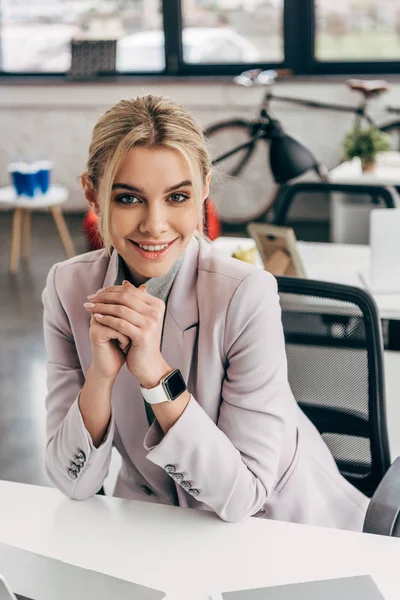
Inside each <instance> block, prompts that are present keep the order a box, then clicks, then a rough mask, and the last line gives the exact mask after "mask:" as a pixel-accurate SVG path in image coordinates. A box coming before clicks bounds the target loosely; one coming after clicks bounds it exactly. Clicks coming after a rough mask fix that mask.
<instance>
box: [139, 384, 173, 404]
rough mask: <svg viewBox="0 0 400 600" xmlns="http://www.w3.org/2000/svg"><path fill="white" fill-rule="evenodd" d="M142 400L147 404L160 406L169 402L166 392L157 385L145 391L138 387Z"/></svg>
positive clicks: (161, 385) (161, 386) (160, 385)
mask: <svg viewBox="0 0 400 600" xmlns="http://www.w3.org/2000/svg"><path fill="white" fill-rule="evenodd" d="M140 391H141V392H142V396H143V398H144V399H145V400H146V402H148V403H149V404H161V402H171V400H170V399H169V397H168V395H167V393H166V391H165V390H164V387H163V384H162V383H159V384H158V385H157V386H156V387H154V388H151V389H149V390H148V389H146V388H143V387H142V386H140Z"/></svg>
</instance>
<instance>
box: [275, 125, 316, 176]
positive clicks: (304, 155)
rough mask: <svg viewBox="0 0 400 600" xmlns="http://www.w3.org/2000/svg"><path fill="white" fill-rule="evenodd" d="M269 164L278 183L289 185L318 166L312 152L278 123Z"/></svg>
mask: <svg viewBox="0 0 400 600" xmlns="http://www.w3.org/2000/svg"><path fill="white" fill-rule="evenodd" d="M269 162H270V165H271V171H272V174H273V176H274V179H275V181H276V183H287V182H288V181H290V180H291V179H294V178H295V177H298V176H299V175H302V174H303V173H305V172H306V171H310V170H311V169H315V168H316V167H317V166H318V161H317V160H316V159H315V157H314V156H313V154H312V153H311V152H310V150H308V148H306V147H305V146H304V145H303V144H302V143H301V142H299V141H298V140H296V139H295V138H294V137H292V136H290V135H287V134H286V133H285V132H284V131H283V129H282V128H281V126H280V124H278V123H277V122H276V121H275V123H274V130H273V134H272V135H271V142H270V149H269Z"/></svg>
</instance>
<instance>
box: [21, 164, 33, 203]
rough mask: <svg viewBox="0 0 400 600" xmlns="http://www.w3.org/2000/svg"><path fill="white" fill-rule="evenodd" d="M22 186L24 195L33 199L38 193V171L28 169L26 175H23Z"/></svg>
mask: <svg viewBox="0 0 400 600" xmlns="http://www.w3.org/2000/svg"><path fill="white" fill-rule="evenodd" d="M22 185H23V191H22V193H23V194H24V195H25V196H28V197H29V198H33V197H34V196H35V191H36V170H35V169H34V168H32V167H31V168H26V169H25V173H22Z"/></svg>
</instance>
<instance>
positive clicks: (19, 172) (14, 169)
mask: <svg viewBox="0 0 400 600" xmlns="http://www.w3.org/2000/svg"><path fill="white" fill-rule="evenodd" d="M23 170H24V163H19V162H14V163H11V164H10V165H9V166H8V172H9V173H10V174H11V180H12V183H13V185H14V188H15V192H16V194H17V196H21V195H22V194H23V193H24V176H23Z"/></svg>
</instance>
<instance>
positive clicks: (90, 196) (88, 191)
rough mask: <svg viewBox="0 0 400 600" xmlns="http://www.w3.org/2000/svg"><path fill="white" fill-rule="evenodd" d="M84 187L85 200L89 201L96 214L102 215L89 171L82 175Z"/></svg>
mask: <svg viewBox="0 0 400 600" xmlns="http://www.w3.org/2000/svg"><path fill="white" fill-rule="evenodd" d="M81 183H82V189H83V193H84V196H85V200H86V202H87V203H88V205H89V207H90V208H91V210H92V211H93V212H94V214H95V215H96V216H97V217H99V216H100V212H101V211H100V206H99V202H98V198H97V192H96V190H95V189H94V187H93V182H92V180H91V178H90V177H89V175H88V174H87V173H84V174H83V175H82V177H81Z"/></svg>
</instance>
